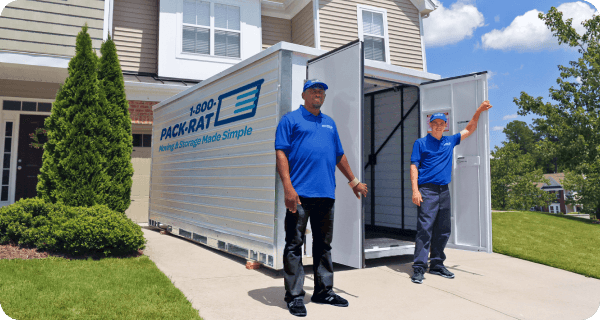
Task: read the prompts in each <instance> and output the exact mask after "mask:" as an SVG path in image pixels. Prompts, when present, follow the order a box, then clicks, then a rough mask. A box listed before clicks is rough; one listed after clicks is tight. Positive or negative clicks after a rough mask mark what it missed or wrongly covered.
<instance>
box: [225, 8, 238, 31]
mask: <svg viewBox="0 0 600 320" xmlns="http://www.w3.org/2000/svg"><path fill="white" fill-rule="evenodd" d="M227 29H230V30H238V31H239V30H240V8H239V7H234V6H229V7H228V8H227Z"/></svg>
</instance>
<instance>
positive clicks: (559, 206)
mask: <svg viewBox="0 0 600 320" xmlns="http://www.w3.org/2000/svg"><path fill="white" fill-rule="evenodd" d="M544 178H546V179H548V180H550V183H548V184H546V183H539V184H537V187H538V188H540V189H542V190H544V191H546V192H548V193H552V194H555V195H556V199H554V200H553V201H552V203H551V204H549V205H548V206H545V207H538V208H536V209H539V210H541V211H544V212H550V213H571V212H579V211H580V210H581V205H571V204H566V201H565V200H566V199H568V198H569V197H574V196H576V193H575V192H573V191H568V190H565V189H564V188H563V186H562V181H563V180H564V179H565V174H564V173H562V172H561V173H549V174H544Z"/></svg>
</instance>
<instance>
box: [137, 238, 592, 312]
mask: <svg viewBox="0 0 600 320" xmlns="http://www.w3.org/2000/svg"><path fill="white" fill-rule="evenodd" d="M143 231H144V235H145V236H146V239H147V240H148V244H147V248H146V250H145V252H144V253H145V254H146V255H148V256H149V257H150V259H151V260H152V261H154V263H156V265H157V266H158V268H159V269H160V270H161V271H162V272H164V273H165V274H166V275H167V276H168V277H169V278H170V279H171V281H172V282H173V283H174V284H175V286H176V287H177V288H178V289H180V290H181V291H182V292H183V294H184V295H185V296H186V297H187V298H188V300H190V301H191V302H192V306H193V307H194V308H196V309H197V310H199V311H200V315H201V316H202V317H203V318H204V319H205V320H236V319H244V320H247V319H261V320H263V319H264V320H267V319H297V318H296V317H294V316H292V315H290V314H289V312H288V310H287V308H286V305H285V303H284V302H283V295H284V288H283V278H282V277H281V275H280V273H278V272H276V271H273V270H270V269H267V268H264V267H263V268H261V269H259V270H247V269H246V268H245V260H244V259H240V258H237V257H234V256H232V255H229V254H226V253H222V252H220V251H218V250H214V249H211V248H208V247H205V246H202V245H198V244H195V243H192V242H190V241H187V240H184V239H182V238H179V237H176V236H172V235H161V234H159V233H158V232H157V231H153V230H148V229H143ZM333 245H335V244H333ZM446 254H447V256H448V259H447V260H446V263H445V264H446V266H447V267H448V269H450V270H451V271H452V272H454V273H455V274H456V278H455V279H451V280H449V279H444V278H442V277H439V276H434V275H431V274H426V275H425V281H424V283H423V284H421V285H417V284H413V283H412V282H411V281H410V275H411V274H412V269H411V259H412V256H403V257H392V258H383V259H377V260H367V268H365V269H360V270H359V269H350V268H346V267H343V266H339V265H336V271H335V288H334V290H335V291H336V292H337V293H338V294H340V295H342V296H343V297H345V298H346V299H348V301H349V302H350V306H349V307H348V308H338V307H332V306H324V305H318V304H315V303H311V302H310V295H311V293H312V289H313V278H312V268H311V267H306V274H307V276H306V281H305V290H306V292H307V296H306V298H305V303H306V308H307V310H308V316H307V318H308V319H328V320H334V319H345V320H346V319H361V320H370V319H461V320H464V319H560V320H568V319H573V320H582V319H588V318H590V317H592V316H593V315H594V314H595V313H596V311H597V310H598V307H599V305H600V280H597V279H593V278H587V277H584V276H581V275H578V274H575V273H571V272H567V271H563V270H560V269H556V268H552V267H548V266H544V265H540V264H536V263H532V262H528V261H525V260H520V259H515V258H511V257H508V256H504V255H500V254H495V253H494V254H486V253H477V252H467V251H461V250H453V249H447V251H446Z"/></svg>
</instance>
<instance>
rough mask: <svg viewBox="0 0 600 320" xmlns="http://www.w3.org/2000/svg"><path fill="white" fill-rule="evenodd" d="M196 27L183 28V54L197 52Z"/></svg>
mask: <svg viewBox="0 0 600 320" xmlns="http://www.w3.org/2000/svg"><path fill="white" fill-rule="evenodd" d="M194 29H196V28H194V27H188V26H183V41H182V51H183V52H191V53H194V52H195V48H194V47H195V46H196V33H195V30H194Z"/></svg>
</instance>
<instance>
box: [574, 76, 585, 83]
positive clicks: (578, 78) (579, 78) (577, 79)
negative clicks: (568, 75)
mask: <svg viewBox="0 0 600 320" xmlns="http://www.w3.org/2000/svg"><path fill="white" fill-rule="evenodd" d="M575 81H577V83H579V84H583V81H581V77H577V78H576V79H575Z"/></svg>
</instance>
